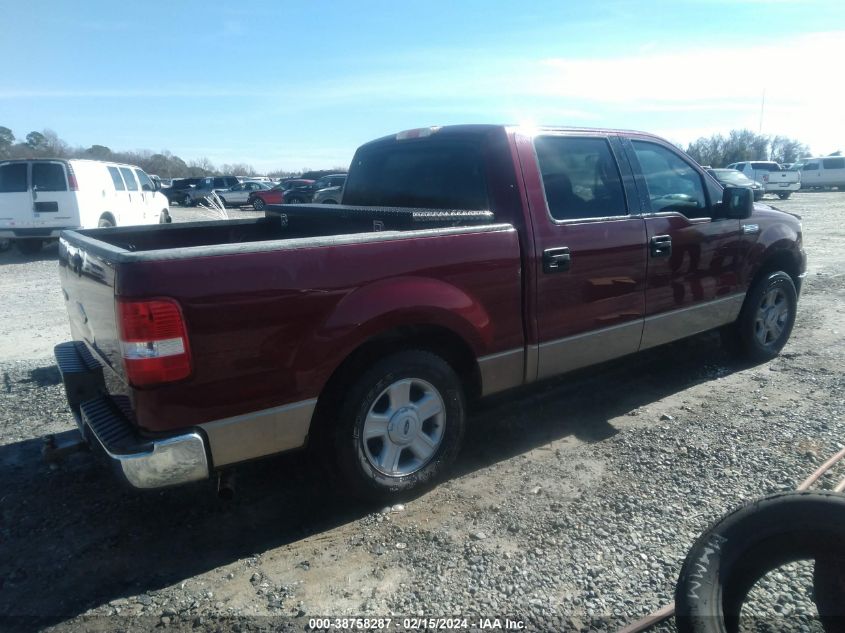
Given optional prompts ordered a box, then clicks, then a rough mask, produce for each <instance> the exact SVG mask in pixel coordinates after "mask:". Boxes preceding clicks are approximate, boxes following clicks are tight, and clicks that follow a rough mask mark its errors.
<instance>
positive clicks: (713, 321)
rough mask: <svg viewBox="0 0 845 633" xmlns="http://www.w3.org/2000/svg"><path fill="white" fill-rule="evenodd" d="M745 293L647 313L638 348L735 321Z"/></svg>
mask: <svg viewBox="0 0 845 633" xmlns="http://www.w3.org/2000/svg"><path fill="white" fill-rule="evenodd" d="M743 301H745V295H744V294H736V295H731V296H730V297H723V298H721V299H715V300H713V301H707V302H706V303H699V304H697V305H693V306H690V307H688V308H681V309H680V310H672V311H671V312H663V313H661V314H655V315H652V316H648V317H646V319H645V327H644V328H643V342H642V343H641V344H640V349H648V348H649V347H656V346H657V345H663V344H664V343H671V342H672V341H677V340H678V339H682V338H685V337H687V336H692V335H693V334H698V333H700V332H706V331H707V330H712V329H713V328H717V327H719V326H720V325H727V324H728V323H732V322H733V321H736V319H737V317H738V316H739V311H740V310H741V309H742V303H743Z"/></svg>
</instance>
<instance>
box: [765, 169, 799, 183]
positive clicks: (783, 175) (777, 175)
mask: <svg viewBox="0 0 845 633" xmlns="http://www.w3.org/2000/svg"><path fill="white" fill-rule="evenodd" d="M799 180H800V174H799V173H798V172H797V171H770V172H769V182H770V183H774V184H794V183H796V182H798V181H799Z"/></svg>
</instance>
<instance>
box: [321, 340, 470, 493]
mask: <svg viewBox="0 0 845 633" xmlns="http://www.w3.org/2000/svg"><path fill="white" fill-rule="evenodd" d="M464 419H465V404H464V394H463V389H462V386H461V382H460V379H459V378H458V376H457V375H456V374H455V372H454V370H453V369H452V367H451V366H450V365H449V364H448V363H447V362H446V361H445V360H443V359H442V358H441V357H440V356H437V355H435V354H432V353H430V352H425V351H419V350H414V351H407V352H400V353H397V354H393V355H391V356H388V357H386V358H383V359H382V360H380V361H378V362H377V363H376V364H375V365H374V366H373V367H372V368H371V369H369V370H368V371H366V372H364V373H363V374H362V375H361V376H360V378H358V379H357V380H356V381H355V383H354V384H353V385H352V387H351V388H350V389H349V390H348V391H347V396H346V398H345V399H344V401H343V404H342V406H341V410H340V419H339V421H338V424H337V426H336V428H335V431H334V451H335V456H336V460H337V465H338V469H339V470H340V474H341V477H342V480H343V481H344V482H346V483H347V484H348V485H349V487H350V488H351V489H352V492H353V493H354V494H356V495H357V496H359V497H363V498H366V499H372V500H379V501H390V500H396V499H400V498H402V497H403V496H405V495H407V494H409V493H418V492H420V491H421V490H424V489H425V488H427V487H429V486H431V485H433V484H434V483H435V482H436V481H437V480H438V479H439V478H440V477H441V476H442V475H443V474H444V473H445V472H446V470H447V469H448V467H449V466H450V465H451V464H452V462H454V460H455V457H456V456H457V454H458V451H459V449H460V446H461V441H462V439H463V434H464Z"/></svg>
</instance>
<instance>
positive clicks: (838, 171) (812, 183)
mask: <svg viewBox="0 0 845 633" xmlns="http://www.w3.org/2000/svg"><path fill="white" fill-rule="evenodd" d="M793 169H799V170H800V171H801V186H802V187H803V188H804V189H809V188H810V187H839V190H840V191H842V190H843V189H845V156H820V157H819V158H802V159H801V161H800V162H798V163H795V166H794V167H793Z"/></svg>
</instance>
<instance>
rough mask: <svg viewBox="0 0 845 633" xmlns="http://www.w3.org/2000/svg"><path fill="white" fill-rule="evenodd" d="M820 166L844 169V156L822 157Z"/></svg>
mask: <svg viewBox="0 0 845 633" xmlns="http://www.w3.org/2000/svg"><path fill="white" fill-rule="evenodd" d="M822 166H823V167H824V168H825V169H845V158H823V159H822Z"/></svg>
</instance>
